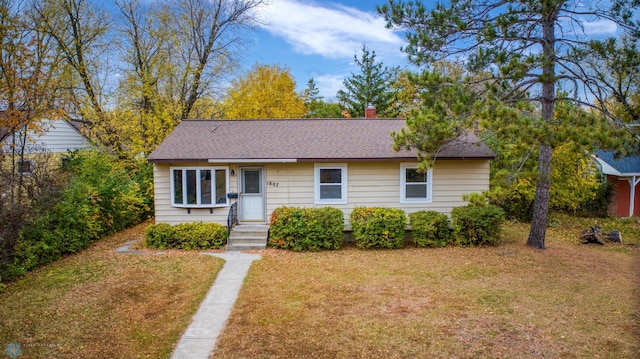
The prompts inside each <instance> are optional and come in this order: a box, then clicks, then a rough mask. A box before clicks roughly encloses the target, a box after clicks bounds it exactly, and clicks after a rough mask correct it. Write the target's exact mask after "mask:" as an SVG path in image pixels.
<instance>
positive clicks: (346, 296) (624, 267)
mask: <svg viewBox="0 0 640 359" xmlns="http://www.w3.org/2000/svg"><path fill="white" fill-rule="evenodd" d="M604 222H605V223H601V225H602V226H603V227H604V228H605V229H606V230H611V229H614V228H609V226H624V227H625V228H624V230H623V240H626V242H631V243H635V244H636V245H614V244H610V245H607V246H599V245H582V244H579V243H578V239H577V238H578V235H579V233H580V230H581V229H582V228H586V226H589V225H593V221H592V220H588V219H576V218H572V217H567V216H559V217H553V218H552V223H551V225H552V227H551V228H550V229H549V231H548V239H547V247H548V249H547V250H545V251H536V250H533V249H531V248H529V247H527V246H526V245H525V242H526V237H527V233H528V225H524V224H518V223H507V224H506V225H505V230H504V237H505V240H506V243H505V244H503V245H501V246H498V247H482V248H457V247H447V248H442V249H403V250H384V251H380V250H371V251H363V250H359V249H355V248H353V247H347V248H345V249H344V250H339V251H331V252H314V253H295V252H288V251H281V250H269V251H266V252H265V253H264V254H263V260H262V261H259V262H255V263H254V265H253V266H252V268H251V270H250V272H249V276H248V278H247V280H246V282H245V285H244V287H243V288H242V291H241V293H240V296H239V298H238V301H237V302H236V306H235V307H234V310H233V312H232V315H231V317H230V318H229V321H228V322H227V327H226V330H225V331H224V332H223V334H222V335H221V337H220V338H218V344H217V350H216V353H215V357H216V358H252V357H260V358H263V357H264V358H294V357H297V358H374V357H377V358H394V357H396V358H400V357H401V358H539V357H545V358H598V357H599V358H638V357H640V248H638V247H640V246H638V245H637V244H639V243H640V225H639V224H638V223H637V222H636V223H632V222H629V223H622V222H618V221H616V222H613V221H610V220H607V221H604ZM620 229H622V228H620Z"/></svg>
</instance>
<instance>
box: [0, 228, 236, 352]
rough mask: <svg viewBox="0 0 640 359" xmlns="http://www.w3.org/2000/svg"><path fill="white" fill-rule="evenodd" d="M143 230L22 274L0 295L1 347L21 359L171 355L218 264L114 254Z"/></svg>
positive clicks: (189, 257)
mask: <svg viewBox="0 0 640 359" xmlns="http://www.w3.org/2000/svg"><path fill="white" fill-rule="evenodd" d="M145 227H146V224H143V225H139V226H136V227H134V228H132V229H129V230H126V231H123V232H121V233H118V234H116V235H113V236H110V237H108V238H106V239H104V240H101V241H99V242H97V243H96V244H95V245H93V246H92V247H91V248H89V249H87V250H84V251H82V252H80V253H77V254H75V255H72V256H68V257H65V258H63V259H61V260H59V261H57V262H55V263H52V264H50V265H47V266H44V267H42V268H40V269H37V270H35V271H34V272H31V273H29V274H27V275H26V276H25V277H24V278H22V279H21V280H19V281H18V282H16V283H12V284H10V285H9V286H8V287H7V288H6V289H5V290H4V292H3V293H0V303H2V306H0V345H2V350H3V351H4V348H6V345H7V344H8V343H19V344H20V345H21V348H22V353H23V355H24V357H25V358H62V357H65V358H163V357H168V356H169V355H170V354H171V352H172V350H173V346H174V345H175V343H176V342H177V340H178V339H179V338H180V335H182V332H183V331H184V330H185V329H186V327H187V326H188V324H189V323H190V321H191V318H192V316H193V314H194V313H195V311H196V310H197V308H198V306H199V304H200V302H201V301H202V299H203V298H204V295H205V294H206V292H207V290H208V289H209V287H210V286H211V284H212V282H213V280H214V278H215V276H216V274H217V272H218V271H219V270H220V268H221V267H222V264H223V261H222V260H220V259H217V258H213V257H211V256H204V255H202V254H199V253H180V252H171V251H167V252H166V254H153V253H152V252H149V253H148V254H141V255H135V254H117V253H116V252H115V249H116V248H117V247H118V246H121V245H122V244H123V243H124V242H126V241H129V240H132V239H138V240H140V241H141V240H142V237H143V235H144V228H145Z"/></svg>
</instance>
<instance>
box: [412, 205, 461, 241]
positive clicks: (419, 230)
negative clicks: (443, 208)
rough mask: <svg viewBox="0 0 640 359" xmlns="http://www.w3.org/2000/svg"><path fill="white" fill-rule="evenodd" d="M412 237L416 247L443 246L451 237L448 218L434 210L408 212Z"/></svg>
mask: <svg viewBox="0 0 640 359" xmlns="http://www.w3.org/2000/svg"><path fill="white" fill-rule="evenodd" d="M409 220H410V223H411V229H412V232H413V239H414V241H415V242H416V245H417V246H418V247H444V246H446V245H447V241H450V238H451V228H449V218H448V217H447V216H446V215H445V214H442V213H440V212H436V211H419V212H415V213H410V214H409Z"/></svg>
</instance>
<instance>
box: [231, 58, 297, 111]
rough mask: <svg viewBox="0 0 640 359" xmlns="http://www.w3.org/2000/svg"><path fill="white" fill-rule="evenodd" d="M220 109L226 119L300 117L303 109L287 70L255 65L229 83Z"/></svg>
mask: <svg viewBox="0 0 640 359" xmlns="http://www.w3.org/2000/svg"><path fill="white" fill-rule="evenodd" d="M222 109H223V112H224V117H225V118H227V119H265V118H300V117H303V116H304V114H305V113H306V112H307V109H306V106H305V104H304V100H303V99H302V97H301V96H300V95H299V94H297V93H296V82H295V80H294V79H293V76H292V75H291V72H290V71H289V69H288V68H281V67H280V66H278V65H259V64H256V65H254V66H253V67H252V69H251V70H250V71H249V72H248V73H246V74H245V75H244V76H241V77H239V78H237V79H235V80H233V81H232V82H231V87H230V89H229V92H228V93H227V96H226V98H225V99H224V101H223V105H222Z"/></svg>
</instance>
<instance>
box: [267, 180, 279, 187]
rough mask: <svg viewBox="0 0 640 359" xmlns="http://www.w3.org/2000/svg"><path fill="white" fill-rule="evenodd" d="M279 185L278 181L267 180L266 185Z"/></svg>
mask: <svg viewBox="0 0 640 359" xmlns="http://www.w3.org/2000/svg"><path fill="white" fill-rule="evenodd" d="M279 185H280V182H273V181H267V186H268V187H278V186H279Z"/></svg>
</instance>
